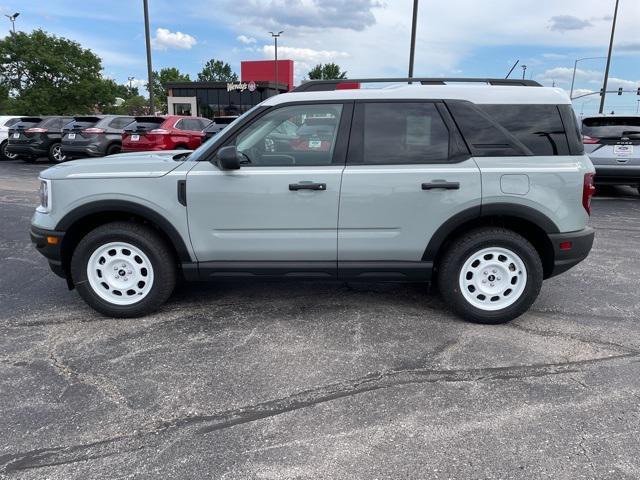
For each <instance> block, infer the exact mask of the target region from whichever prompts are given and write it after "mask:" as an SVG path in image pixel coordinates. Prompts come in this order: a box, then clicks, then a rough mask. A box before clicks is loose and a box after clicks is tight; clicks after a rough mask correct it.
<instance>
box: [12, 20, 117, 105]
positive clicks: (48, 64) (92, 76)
mask: <svg viewBox="0 0 640 480" xmlns="http://www.w3.org/2000/svg"><path fill="white" fill-rule="evenodd" d="M101 71H102V62H101V60H100V58H99V57H98V56H97V55H95V54H94V53H93V52H92V51H91V50H88V49H84V48H82V47H81V46H80V45H79V44H78V43H76V42H74V41H72V40H68V39H66V38H62V37H57V36H55V35H50V34H48V33H47V32H45V31H43V30H34V31H33V32H31V33H24V32H17V33H11V34H10V35H9V36H7V37H5V38H4V39H3V40H0V92H7V99H6V101H4V102H3V103H5V104H6V106H7V110H6V113H16V114H30V115H56V114H58V115H59V114H77V113H85V112H91V111H94V110H96V108H97V107H99V106H100V105H109V104H113V102H114V101H115V91H114V89H113V88H112V85H111V84H110V83H109V82H110V81H108V80H106V79H105V78H103V77H102V75H101ZM111 83H113V82H111Z"/></svg>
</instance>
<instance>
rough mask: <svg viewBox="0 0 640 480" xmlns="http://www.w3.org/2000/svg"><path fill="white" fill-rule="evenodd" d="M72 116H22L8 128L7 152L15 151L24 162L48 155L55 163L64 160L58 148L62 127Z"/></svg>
mask: <svg viewBox="0 0 640 480" xmlns="http://www.w3.org/2000/svg"><path fill="white" fill-rule="evenodd" d="M72 119H73V117H24V119H23V120H22V121H20V122H18V123H16V124H15V125H13V126H12V127H11V128H10V129H9V141H8V143H7V152H9V153H16V154H17V155H18V157H19V158H21V159H22V160H24V161H25V162H35V161H36V160H37V159H38V158H39V157H48V158H49V160H51V161H52V162H55V163H60V162H63V161H64V160H65V156H64V154H63V153H62V150H61V149H60V142H61V139H62V127H63V126H64V125H65V124H67V123H69V122H70V121H71V120H72Z"/></svg>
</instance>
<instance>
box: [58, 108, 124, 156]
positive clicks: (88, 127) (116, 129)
mask: <svg viewBox="0 0 640 480" xmlns="http://www.w3.org/2000/svg"><path fill="white" fill-rule="evenodd" d="M133 120H134V118H133V117H126V116H120V115H99V116H86V117H74V118H73V120H72V121H71V122H70V123H68V124H67V125H65V127H64V129H63V131H62V152H63V154H64V155H65V156H66V157H67V159H69V158H85V157H103V156H105V155H112V154H114V153H119V152H120V150H121V149H122V132H123V129H124V127H126V126H127V125H129V124H130V123H131V122H133Z"/></svg>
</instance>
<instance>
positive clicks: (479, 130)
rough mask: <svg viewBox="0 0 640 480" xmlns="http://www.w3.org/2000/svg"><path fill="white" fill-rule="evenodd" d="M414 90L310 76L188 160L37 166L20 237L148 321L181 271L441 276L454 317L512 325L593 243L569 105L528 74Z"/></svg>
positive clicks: (122, 311) (587, 185)
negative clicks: (33, 196) (27, 225)
mask: <svg viewBox="0 0 640 480" xmlns="http://www.w3.org/2000/svg"><path fill="white" fill-rule="evenodd" d="M349 81H350V82H356V81H357V80H349ZM370 81H371V80H367V81H362V82H363V83H364V82H370ZM382 81H384V82H388V80H382ZM405 81H408V79H405ZM413 81H414V82H426V83H427V84H426V85H422V86H416V85H414V86H409V85H405V86H400V87H398V88H395V89H386V88H382V89H376V88H366V89H362V90H335V87H336V86H337V85H339V84H340V81H311V82H308V83H305V84H303V85H302V86H300V87H298V88H297V89H296V90H295V93H285V94H281V95H277V96H273V97H270V98H268V99H267V100H265V101H264V102H262V103H261V104H259V105H258V106H257V107H255V108H254V109H252V110H250V111H249V112H247V113H245V114H244V115H242V116H241V117H239V118H238V119H237V120H235V122H233V123H231V124H230V125H229V126H228V127H227V128H225V129H224V130H223V131H222V132H221V133H220V134H219V135H216V136H215V137H214V138H213V139H212V140H211V141H209V142H207V143H205V144H203V145H202V146H201V147H200V148H198V149H197V150H196V151H194V152H192V153H191V154H189V155H180V154H179V155H175V152H155V153H144V154H139V155H133V154H129V155H127V156H126V160H127V161H126V162H120V161H118V162H113V161H110V160H107V159H104V160H95V161H93V162H68V163H67V164H66V165H65V166H64V168H61V167H53V168H50V169H48V170H45V171H44V172H42V173H41V180H40V182H41V190H40V192H41V200H40V206H39V207H38V208H37V210H36V213H35V214H34V216H33V218H32V224H31V238H32V241H33V242H34V244H35V245H36V247H37V249H38V250H39V251H40V252H41V253H42V254H43V255H45V256H46V257H47V258H48V259H49V263H50V265H51V268H52V269H53V271H54V272H56V273H57V274H58V275H60V276H62V277H64V278H66V280H67V283H68V285H69V287H70V288H76V289H77V290H78V292H79V294H80V295H81V296H82V298H83V299H84V300H85V301H86V302H87V303H88V304H89V305H91V306H92V307H93V308H95V309H96V310H97V311H99V312H101V313H103V314H105V315H110V316H114V317H135V316H139V315H144V314H146V313H149V312H151V311H153V310H154V309H157V308H158V307H159V306H160V305H162V304H163V303H164V302H165V300H167V298H168V297H169V295H170V294H171V292H172V290H173V288H174V285H175V282H176V278H177V277H178V276H179V275H180V276H181V277H184V278H186V279H188V280H210V279H225V278H239V277H240V278H245V279H250V278H274V277H277V278H296V279H300V278H310V279H332V278H333V279H341V280H365V281H374V280H377V281H424V282H428V281H430V280H432V279H437V284H438V286H439V288H440V291H441V293H442V295H443V297H444V299H445V305H447V306H449V307H450V308H451V309H453V310H454V311H455V312H457V313H458V314H459V315H461V316H462V317H464V318H466V319H468V320H470V321H474V322H479V323H502V322H506V321H508V320H511V319H513V318H515V317H517V316H519V315H521V314H522V313H524V312H525V311H526V310H527V309H528V308H529V307H530V306H531V305H532V303H533V302H534V300H535V299H536V297H537V296H538V293H539V292H540V288H541V286H542V281H543V279H546V278H549V277H553V276H555V275H558V274H560V273H562V272H564V271H566V270H568V269H569V268H571V267H572V266H574V265H576V264H577V263H579V262H581V261H582V260H584V259H585V258H586V257H587V255H588V254H589V251H590V249H591V246H592V243H593V238H594V230H593V229H592V228H590V227H589V226H588V220H589V215H590V212H591V210H590V209H591V206H590V202H591V196H592V195H593V192H594V187H593V176H594V168H593V165H592V164H591V162H590V160H589V157H588V156H587V155H585V154H584V149H583V145H582V141H581V138H580V132H579V129H578V128H577V125H578V123H577V120H576V118H575V115H574V113H573V109H572V107H571V101H570V100H569V97H568V96H567V94H566V93H565V92H564V91H562V90H559V89H555V88H544V87H541V86H540V85H539V84H538V83H536V82H533V81H528V80H522V81H516V80H504V79H499V80H488V81H487V80H486V79H478V80H472V79H465V83H464V84H461V85H456V86H452V85H449V84H446V81H443V80H433V79H413ZM451 81H453V80H451ZM435 82H440V83H441V84H440V85H436V84H434V83H435ZM470 82H471V83H477V84H476V85H469V84H468V83H470ZM487 82H488V84H486V83H487ZM483 83H484V84H483ZM309 119H318V120H313V121H311V122H309ZM319 119H322V120H319ZM163 121H164V120H163ZM146 123H153V122H146ZM157 123H159V121H158V122H157ZM157 123H156V124H157ZM305 124H306V125H307V126H308V127H313V128H306V129H305V131H304V132H303V133H304V135H303V134H302V133H300V130H301V128H300V127H302V126H304V125H305ZM283 125H286V126H287V127H286V128H284V129H281V128H280V127H282V126H283ZM292 125H294V126H298V128H297V129H296V132H298V133H294V134H293V137H294V138H292V139H289V140H288V141H287V142H269V141H267V140H268V139H269V138H270V136H271V135H272V134H273V132H276V131H278V130H284V133H285V134H286V133H287V131H289V130H290V129H291V126H292ZM565 126H566V128H565ZM317 127H320V128H317ZM138 128H139V127H138ZM154 128H155V126H154ZM139 131H140V130H139ZM296 135H297V138H295V137H296ZM292 140H293V141H292ZM269 146H271V147H273V148H271V147H269ZM268 147H269V148H268Z"/></svg>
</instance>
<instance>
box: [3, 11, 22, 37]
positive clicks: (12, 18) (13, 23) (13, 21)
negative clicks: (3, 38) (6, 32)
mask: <svg viewBox="0 0 640 480" xmlns="http://www.w3.org/2000/svg"><path fill="white" fill-rule="evenodd" d="M18 15H20V12H16V13H14V14H13V15H7V14H6V13H5V14H4V16H5V17H7V18H8V19H9V21H10V22H11V30H12V31H13V33H16V18H18Z"/></svg>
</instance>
